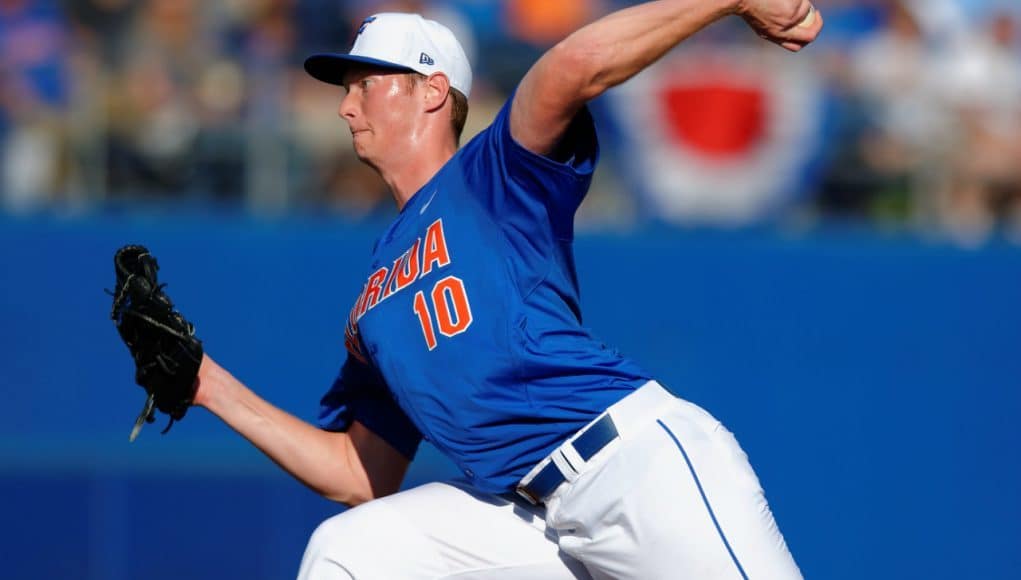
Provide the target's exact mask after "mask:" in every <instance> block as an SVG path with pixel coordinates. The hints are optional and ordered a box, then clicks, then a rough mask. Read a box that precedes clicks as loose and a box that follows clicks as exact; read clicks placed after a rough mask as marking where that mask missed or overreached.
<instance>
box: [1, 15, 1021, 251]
mask: <svg viewBox="0 0 1021 580" xmlns="http://www.w3.org/2000/svg"><path fill="white" fill-rule="evenodd" d="M630 3H631V2H625V1H621V0H557V1H555V2H553V1H549V0H433V1H424V0H417V1H416V0H405V1H387V0H347V1H337V0H222V1H218V2H200V1H199V0H0V199H2V205H3V207H4V208H6V209H7V210H8V211H25V210H31V209H34V208H40V207H43V208H45V207H54V206H88V207H92V206H94V205H96V204H111V203H119V202H129V203H136V202H137V201H138V200H148V201H151V202H157V203H174V204H180V203H184V204H187V203H196V204H202V205H203V206H208V205H210V204H214V205H215V204H224V205H226V206H243V207H246V208H250V209H252V210H254V211H268V212H280V211H303V210H310V211H315V212H320V211H327V210H328V211H336V212H338V213H343V214H346V215H349V216H355V217H358V216H366V215H370V214H374V213H376V212H386V211H392V209H391V206H392V203H390V201H389V196H388V194H387V193H386V192H385V191H384V190H383V189H382V185H381V183H380V182H379V180H378V179H377V178H376V176H375V175H374V174H373V173H372V171H371V170H369V169H367V168H365V167H364V166H363V165H361V164H360V163H358V161H357V159H355V158H354V156H353V153H352V151H351V149H350V144H349V138H348V136H347V131H346V128H345V127H344V125H343V123H342V122H341V121H340V120H338V119H337V118H336V116H335V111H336V107H337V104H338V102H339V98H340V95H341V93H340V91H339V89H338V88H336V87H331V86H328V85H324V84H322V83H318V82H316V81H314V80H312V79H310V78H309V77H307V75H305V74H304V73H303V71H302V69H301V63H302V61H303V59H304V57H305V56H307V55H309V54H312V53H315V52H337V51H344V50H346V49H347V48H348V46H349V44H350V41H351V39H352V38H353V34H354V31H355V30H356V29H357V26H358V24H359V23H360V22H361V20H362V18H364V17H365V16H366V15H368V14H371V13H373V12H380V11H386V10H397V11H415V12H421V13H423V14H425V15H426V16H428V17H431V18H434V19H436V20H439V21H441V22H443V23H445V24H447V25H448V26H450V27H451V28H452V29H453V30H454V31H455V33H456V34H457V35H458V37H459V38H461V39H462V42H463V43H464V44H465V48H466V51H467V52H468V53H469V58H470V59H471V61H472V63H473V65H474V68H475V75H476V79H475V87H474V89H473V94H472V97H471V101H470V102H471V114H470V115H469V125H468V128H467V130H466V137H468V136H470V135H471V134H472V133H474V132H476V131H478V130H479V129H481V128H482V127H484V126H485V124H486V123H488V121H489V120H490V119H491V117H492V115H493V114H494V113H495V111H496V110H497V109H498V108H499V107H500V106H501V105H502V103H503V100H504V99H505V98H506V95H508V94H509V92H510V91H511V90H513V88H514V86H515V84H516V82H517V81H518V80H519V79H520V77H521V76H522V74H523V73H524V72H525V71H526V70H527V68H528V67H529V66H530V65H531V63H532V62H534V60H535V59H536V58H537V57H538V56H539V55H540V54H541V53H542V52H543V50H545V48H547V47H549V46H551V45H552V44H553V43H555V42H556V41H557V40H558V39H560V38H562V37H563V36H564V35H566V34H567V33H569V32H570V31H571V30H573V29H575V28H577V27H578V26H580V25H581V24H583V23H585V22H587V21H590V20H592V19H594V18H596V17H598V16H600V15H601V14H604V13H606V12H608V11H611V10H614V9H617V8H620V7H623V6H625V5H627V4H630ZM816 5H817V6H819V8H820V9H821V10H822V12H823V14H824V15H825V16H826V24H827V26H826V30H825V31H824V34H823V36H822V37H821V39H820V40H819V42H817V43H816V44H815V45H813V46H811V47H810V48H808V49H807V50H806V51H805V52H804V53H803V54H800V55H797V58H798V59H802V61H803V62H811V63H813V70H814V74H815V75H817V76H818V78H819V79H820V80H821V82H820V85H819V86H820V87H822V88H821V90H822V92H824V96H825V101H826V103H827V106H826V107H825V110H824V111H823V113H822V114H823V115H825V120H824V122H822V123H821V126H824V127H825V132H824V133H823V136H822V138H821V139H820V140H819V143H818V144H817V145H814V146H816V147H818V148H819V149H820V152H819V155H818V156H817V160H816V161H815V162H814V163H813V166H812V167H811V168H809V171H808V173H809V174H810V175H811V178H809V179H805V180H804V181H803V184H804V185H803V186H802V187H803V189H804V191H800V192H796V195H791V196H790V198H789V200H790V201H789V203H788V204H787V205H786V207H784V208H783V211H781V212H779V213H774V214H773V216H774V219H775V217H776V216H779V219H784V218H785V217H799V218H803V217H804V216H811V217H812V218H819V219H831V218H839V219H843V218H848V219H858V220H869V221H873V222H878V223H882V224H891V225H900V226H907V227H920V228H926V229H927V230H935V231H940V232H946V233H948V234H950V235H952V236H953V237H954V238H956V239H960V240H964V241H975V240H982V239H985V238H986V237H987V236H989V235H990V234H998V233H1003V234H1005V235H1007V236H1016V237H1018V238H1021V30H1019V26H1021V3H1019V2H1017V1H1016V0H857V1H851V0H818V1H817V2H816ZM759 42H762V41H760V40H759V39H757V38H756V37H755V36H754V35H753V34H751V33H749V32H748V31H747V30H745V29H744V27H743V25H742V24H741V23H740V21H738V20H736V19H734V20H733V21H730V22H724V23H721V24H720V25H719V26H715V27H713V28H712V29H711V30H710V31H707V32H706V34H704V35H699V37H697V42H695V43H693V44H695V45H696V46H698V48H699V50H706V47H709V48H710V49H711V48H712V47H713V46H718V47H720V49H721V50H724V49H726V47H732V46H733V45H734V44H735V43H741V44H750V45H754V44H755V43H759ZM761 48H762V50H779V49H774V48H772V47H766V46H763V47H761ZM686 49H687V46H685V47H682V48H681V50H686ZM791 90H797V88H796V87H792V88H791ZM610 149H612V144H611V145H610ZM611 153H612V151H611ZM606 165H608V166H609V168H608V169H606V170H603V169H601V170H600V171H606V172H609V173H604V174H600V176H599V177H598V179H597V184H596V187H595V191H594V192H593V193H594V197H595V198H596V201H595V202H594V203H593V204H592V206H593V208H594V209H593V210H588V211H587V212H586V213H584V214H583V215H582V219H591V220H593V221H595V222H605V221H607V220H613V219H634V217H635V215H636V214H640V213H641V209H640V208H641V207H642V204H641V203H639V202H636V201H635V200H633V199H631V197H632V196H633V194H632V193H630V189H629V188H628V187H627V186H626V184H625V183H624V181H623V180H622V179H620V178H618V177H616V176H614V175H612V164H606ZM709 194H711V192H707V195H709ZM600 208H602V209H600ZM600 211H601V212H602V214H603V215H599V214H600ZM622 216H624V217H622ZM646 217H650V218H653V219H654V218H655V217H656V216H646Z"/></svg>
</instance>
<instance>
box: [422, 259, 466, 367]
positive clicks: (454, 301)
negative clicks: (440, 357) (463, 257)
mask: <svg viewBox="0 0 1021 580" xmlns="http://www.w3.org/2000/svg"><path fill="white" fill-rule="evenodd" d="M429 297H430V298H431V302H432V310H433V312H435V313H436V326H437V327H439V331H440V334H442V335H443V336H446V337H447V338H450V337H452V336H455V335H458V334H461V333H462V332H464V331H465V330H467V329H468V327H469V326H471V323H472V310H471V306H470V305H469V304H468V295H467V294H466V293H465V291H464V280H461V279H460V278H458V277H457V276H447V277H446V278H444V279H442V280H440V281H439V282H437V283H436V285H434V286H433V289H432V292H430V293H429ZM415 314H416V315H417V316H418V322H419V323H420V324H421V325H422V335H423V336H425V344H426V346H428V347H429V350H432V349H434V348H436V330H435V328H434V326H433V321H432V316H431V315H430V313H429V304H428V303H427V302H426V296H425V293H424V292H422V291H421V290H419V291H418V292H416V293H415Z"/></svg>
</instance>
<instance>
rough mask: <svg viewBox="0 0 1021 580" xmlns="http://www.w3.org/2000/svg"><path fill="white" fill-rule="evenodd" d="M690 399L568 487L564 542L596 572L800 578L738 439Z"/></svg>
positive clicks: (561, 515) (704, 578)
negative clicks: (572, 529) (570, 529)
mask: <svg viewBox="0 0 1021 580" xmlns="http://www.w3.org/2000/svg"><path fill="white" fill-rule="evenodd" d="M687 405H688V404H687V403H684V405H683V406H682V407H681V408H679V410H678V411H676V412H671V413H667V414H665V415H664V416H662V417H661V419H660V420H659V421H656V422H655V423H653V424H652V425H650V426H649V427H648V428H646V429H644V430H643V431H642V432H641V433H639V434H637V435H636V436H635V437H634V438H633V439H632V440H630V441H624V442H622V443H623V444H622V446H621V448H620V449H619V451H618V452H617V453H616V454H615V455H614V456H613V457H611V458H610V459H609V460H608V461H607V462H606V464H605V465H604V466H602V468H601V469H598V470H597V471H596V472H595V473H591V474H585V475H584V476H582V478H581V479H579V480H578V481H577V482H576V484H575V485H574V486H573V488H572V489H570V490H569V491H568V492H567V493H565V494H564V496H563V498H562V505H561V507H560V509H559V510H558V513H557V514H556V518H555V519H556V520H559V521H556V522H554V523H555V524H556V525H557V526H558V527H560V526H561V525H563V526H567V527H571V526H576V530H575V535H571V534H567V533H565V534H564V535H563V536H562V537H561V546H562V547H563V549H564V550H565V551H567V552H568V553H570V554H572V555H573V556H575V557H577V558H578V559H580V560H582V561H584V562H585V563H586V565H587V566H588V569H589V571H590V572H591V573H592V575H593V577H594V578H597V579H601V578H643V579H648V580H654V579H667V578H669V579H677V578H698V579H700V580H724V579H726V580H741V579H747V578H752V579H754V578H770V579H775V580H794V579H800V578H801V574H800V572H799V571H798V567H797V565H796V564H795V563H794V560H793V558H792V557H791V555H790V552H789V551H788V550H787V546H786V544H785V543H784V540H783V536H782V535H781V534H780V531H779V530H778V529H777V526H776V523H775V522H774V520H773V516H772V513H771V512H770V509H769V505H768V504H767V503H766V499H765V496H764V494H763V492H762V488H761V486H760V485H759V481H758V478H757V477H756V476H755V474H754V472H753V471H752V468H751V466H750V465H749V463H748V460H747V457H746V456H745V454H744V452H743V451H741V448H740V447H739V446H738V444H737V441H736V440H735V439H734V437H733V435H731V434H730V432H728V431H727V430H726V429H725V428H723V426H722V425H720V424H719V422H718V421H716V420H715V419H712V417H711V416H710V415H708V413H705V412H704V411H702V410H701V409H699V408H698V407H695V406H694V405H692V406H691V407H690V408H689V407H688V406H687ZM590 475H591V476H592V477H588V476H590ZM590 514H600V515H599V518H598V520H599V521H597V520H594V519H592V518H591V515H590ZM606 523H610V525H605V524H606Z"/></svg>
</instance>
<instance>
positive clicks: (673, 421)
mask: <svg viewBox="0 0 1021 580" xmlns="http://www.w3.org/2000/svg"><path fill="white" fill-rule="evenodd" d="M607 413H609V415H610V417H611V418H612V419H613V422H614V424H615V426H616V428H617V431H618V434H619V437H618V438H617V439H616V440H614V441H612V442H611V443H610V444H608V445H607V446H606V447H604V448H603V449H602V450H600V451H599V452H598V453H596V454H595V455H594V456H592V457H591V458H590V459H589V461H588V462H584V461H582V460H581V457H580V456H579V455H578V453H577V452H575V451H574V449H573V448H572V447H571V441H570V440H569V441H568V442H567V443H565V444H564V445H562V446H561V447H560V448H559V449H558V450H557V451H555V452H554V453H553V454H552V455H551V457H550V458H548V459H547V461H549V460H554V461H555V462H556V463H557V465H558V466H560V467H561V471H562V472H563V474H564V476H565V479H566V482H565V483H564V484H562V485H560V487H558V488H557V489H556V491H554V492H553V494H552V495H551V496H550V497H549V498H548V499H547V500H546V507H545V508H544V507H543V506H533V505H531V504H530V503H528V502H526V501H525V500H524V499H521V498H519V497H517V496H516V495H510V494H508V495H505V496H493V495H488V494H481V493H478V492H475V491H472V490H471V489H470V488H469V487H468V486H467V484H465V483H461V482H448V483H431V484H427V485H423V486H420V487H417V488H414V489H411V490H408V491H404V492H401V493H398V494H395V495H391V496H388V497H384V498H381V499H378V500H375V501H371V502H369V503H366V504H364V505H361V506H359V507H356V508H353V509H350V510H348V511H346V512H344V513H342V514H340V515H337V516H334V517H332V518H330V519H328V520H326V521H325V522H323V523H322V524H321V525H320V526H319V527H318V528H317V529H316V531H315V533H314V534H313V535H312V538H311V539H310V540H309V543H308V547H307V548H306V551H305V555H304V558H303V560H302V562H301V569H300V571H299V574H298V578H299V579H300V580H326V579H344V580H347V579H356V580H377V579H378V580H396V579H405V578H407V579H422V580H425V579H440V578H450V579H455V578H456V579H459V580H468V579H472V580H519V579H520V580H541V579H547V578H548V579H550V580H557V579H587V578H592V579H596V580H602V579H611V578H613V579H640V580H656V579H672V580H686V579H691V580H742V579H744V580H748V579H752V580H756V579H763V580H791V579H800V578H801V573H800V572H799V570H798V567H797V565H796V564H795V563H794V560H793V558H792V557H791V554H790V552H789V551H788V550H787V546H786V544H785V542H784V539H783V536H782V535H781V534H780V531H779V530H778V529H777V526H776V523H775V522H774V520H773V515H772V513H771V512H770V510H769V506H768V505H767V503H766V499H765V496H764V495H763V492H762V488H761V486H760V485H759V481H758V478H757V477H756V476H755V473H754V472H753V471H752V468H751V466H750V465H749V463H748V458H747V456H746V455H745V453H744V452H743V451H742V450H741V448H740V446H739V445H738V443H737V440H735V439H734V436H733V435H732V434H731V433H730V432H729V431H727V430H726V429H725V428H724V427H723V426H722V425H721V424H720V422H719V421H717V420H716V419H714V418H713V417H712V416H711V415H709V413H707V412H705V411H704V410H702V409H701V408H699V407H698V406H696V405H694V404H692V403H689V402H687V401H684V400H682V399H678V398H676V397H674V396H673V395H671V394H670V393H669V392H667V391H666V390H665V389H663V388H662V387H661V386H660V385H659V384H658V383H656V382H654V381H653V382H650V383H648V384H646V385H645V386H643V387H642V388H640V389H639V390H638V391H636V392H635V393H633V394H631V395H629V396H628V397H626V398H624V399H623V400H622V401H620V402H618V403H617V404H615V405H613V406H612V407H610V409H608V410H607ZM572 439H573V438H572ZM558 454H560V455H559V456H558ZM565 458H566V459H567V461H564V459H565ZM544 463H545V461H544V462H543V463H540V465H539V466H536V469H534V470H533V471H532V474H534V473H535V472H537V471H538V469H539V468H540V467H541V466H542V465H543V464H544ZM532 474H529V475H530V476H531V475H532ZM525 480H526V481H527V480H528V477H526V478H525Z"/></svg>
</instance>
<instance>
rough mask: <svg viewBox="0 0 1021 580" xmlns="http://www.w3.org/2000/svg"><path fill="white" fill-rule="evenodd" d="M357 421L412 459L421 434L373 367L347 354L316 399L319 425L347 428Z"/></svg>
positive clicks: (335, 429) (330, 427) (326, 428)
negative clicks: (322, 393) (331, 383)
mask: <svg viewBox="0 0 1021 580" xmlns="http://www.w3.org/2000/svg"><path fill="white" fill-rule="evenodd" d="M352 421H358V422H359V423H361V424H362V425H365V427H366V428H368V429H369V430H370V431H372V432H373V433H375V434H376V435H379V436H380V437H382V438H383V440H385V441H386V442H387V443H389V444H390V445H391V446H393V448H394V449H396V450H397V451H399V452H400V453H401V455H403V456H405V457H406V458H408V459H409V460H410V459H413V458H414V457H415V452H416V451H418V444H419V443H420V442H421V441H422V434H421V433H420V432H419V431H418V429H417V428H416V427H415V425H414V424H413V423H412V422H411V420H410V419H408V416H407V415H406V414H405V413H404V411H402V410H401V408H400V407H399V406H398V405H397V402H396V401H394V399H393V396H392V395H391V394H390V391H389V389H387V388H386V384H385V383H384V382H383V379H382V377H381V376H380V375H379V373H378V372H377V371H375V369H373V368H372V367H370V366H369V365H366V364H364V363H362V362H360V361H358V360H357V359H356V358H354V357H352V356H350V355H348V357H347V360H346V361H345V362H344V365H343V366H342V367H341V369H340V374H339V375H338V376H337V379H336V380H335V381H334V382H333V386H331V387H330V390H329V391H327V392H326V394H325V395H323V398H322V399H321V400H320V402H319V427H320V428H322V429H325V430H327V431H347V430H348V429H349V428H350V427H351V422H352Z"/></svg>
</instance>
